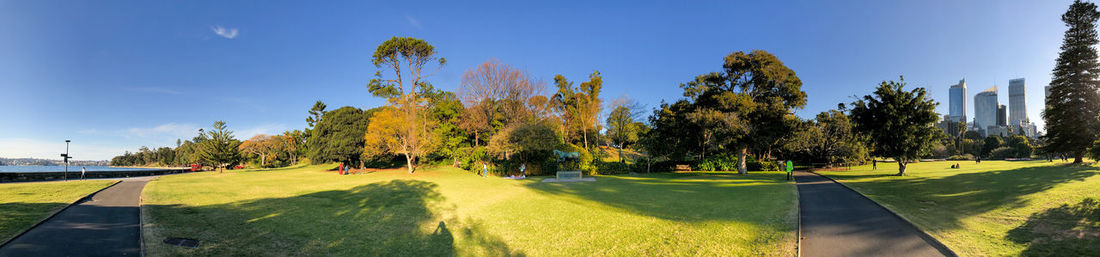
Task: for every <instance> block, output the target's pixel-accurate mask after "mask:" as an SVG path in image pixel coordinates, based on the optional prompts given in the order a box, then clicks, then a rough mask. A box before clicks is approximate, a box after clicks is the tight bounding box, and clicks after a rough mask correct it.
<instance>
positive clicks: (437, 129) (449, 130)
mask: <svg viewBox="0 0 1100 257" xmlns="http://www.w3.org/2000/svg"><path fill="white" fill-rule="evenodd" d="M421 94H422V95H424V97H426V98H428V106H427V115H428V117H429V119H431V120H433V121H435V123H436V125H435V126H433V127H434V129H433V130H432V134H433V135H434V136H435V138H436V139H435V141H436V142H438V145H437V146H438V147H436V148H435V151H433V152H432V153H430V155H433V156H436V157H441V158H454V157H456V155H457V154H458V153H457V152H456V150H458V148H459V146H461V145H462V144H463V143H464V142H466V138H468V136H467V135H466V132H465V131H464V130H462V129H461V127H460V125H461V123H462V114H463V113H464V112H465V109H464V108H463V107H462V100H459V99H458V96H457V95H455V93H452V92H448V91H444V90H439V89H436V88H434V87H430V86H429V87H424V88H423V92H421Z"/></svg>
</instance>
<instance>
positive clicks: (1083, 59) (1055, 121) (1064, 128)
mask: <svg viewBox="0 0 1100 257" xmlns="http://www.w3.org/2000/svg"><path fill="white" fill-rule="evenodd" d="M1098 18H1100V12H1097V10H1096V4H1093V3H1086V2H1081V1H1080V0H1077V1H1074V2H1073V4H1072V5H1070V7H1069V10H1067V11H1066V13H1065V14H1062V21H1063V22H1065V23H1066V26H1067V27H1069V28H1068V29H1066V33H1065V38H1064V39H1063V41H1062V47H1061V50H1062V52H1061V53H1059V54H1058V60H1057V63H1056V64H1055V66H1054V72H1053V77H1052V78H1051V81H1050V95H1049V96H1047V99H1046V110H1044V111H1043V119H1044V120H1046V124H1047V126H1046V129H1047V134H1046V136H1045V139H1046V141H1047V143H1048V144H1047V148H1048V149H1046V151H1047V152H1057V153H1071V154H1073V158H1074V159H1073V162H1074V163H1081V162H1082V157H1083V155H1084V153H1085V150H1086V149H1088V147H1089V146H1090V145H1091V144H1092V143H1093V141H1095V140H1096V134H1095V132H1096V130H1097V128H1100V127H1098V125H1100V124H1098V123H1100V120H1098V119H1097V113H1098V112H1100V96H1098V95H1097V90H1098V89H1100V84H1098V83H1100V77H1098V76H1100V62H1098V61H1097V53H1096V48H1094V46H1095V45H1096V43H1097V42H1098V41H1097V40H1098V39H1097V35H1096V21H1097V19H1098Z"/></svg>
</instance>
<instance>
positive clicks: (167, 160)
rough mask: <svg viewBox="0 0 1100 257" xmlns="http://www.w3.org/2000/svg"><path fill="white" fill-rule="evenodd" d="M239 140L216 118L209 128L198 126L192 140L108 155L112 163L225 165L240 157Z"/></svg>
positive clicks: (128, 164) (234, 162)
mask: <svg viewBox="0 0 1100 257" xmlns="http://www.w3.org/2000/svg"><path fill="white" fill-rule="evenodd" d="M240 145H241V141H240V140H237V139H236V138H234V136H233V131H231V130H229V127H227V126H226V124H225V122H224V121H215V122H214V124H213V126H212V127H211V130H209V131H207V130H205V129H199V135H198V136H196V137H194V138H192V139H191V140H186V141H182V142H181V141H180V140H178V139H177V140H176V147H175V148H169V147H161V148H157V149H156V150H150V149H149V148H147V147H141V148H140V149H139V150H138V152H135V153H130V152H126V153H124V154H123V155H120V156H115V157H114V158H112V159H111V165H112V166H185V165H192V164H200V165H204V166H211V167H214V168H227V167H232V166H235V165H237V164H238V163H239V162H240V161H241V160H242V157H241V152H240V150H239V149H238V147H239V146H240Z"/></svg>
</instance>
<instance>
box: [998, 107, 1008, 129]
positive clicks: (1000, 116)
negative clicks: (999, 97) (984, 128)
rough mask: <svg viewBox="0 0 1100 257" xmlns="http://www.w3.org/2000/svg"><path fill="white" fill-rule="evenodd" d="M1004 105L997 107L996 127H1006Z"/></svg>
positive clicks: (1006, 119) (1006, 114) (1006, 118)
mask: <svg viewBox="0 0 1100 257" xmlns="http://www.w3.org/2000/svg"><path fill="white" fill-rule="evenodd" d="M1006 109H1007V108H1005V105H1003V104H1002V105H1000V106H997V126H1008V117H1007V116H1008V113H1007V112H1008V110H1006Z"/></svg>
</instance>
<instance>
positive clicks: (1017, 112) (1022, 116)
mask: <svg viewBox="0 0 1100 257" xmlns="http://www.w3.org/2000/svg"><path fill="white" fill-rule="evenodd" d="M1027 122H1028V118H1027V103H1026V102H1025V101H1024V79H1023V78H1018V79H1013V80H1009V81H1008V124H1011V125H1012V126H1023V124H1027Z"/></svg>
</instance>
